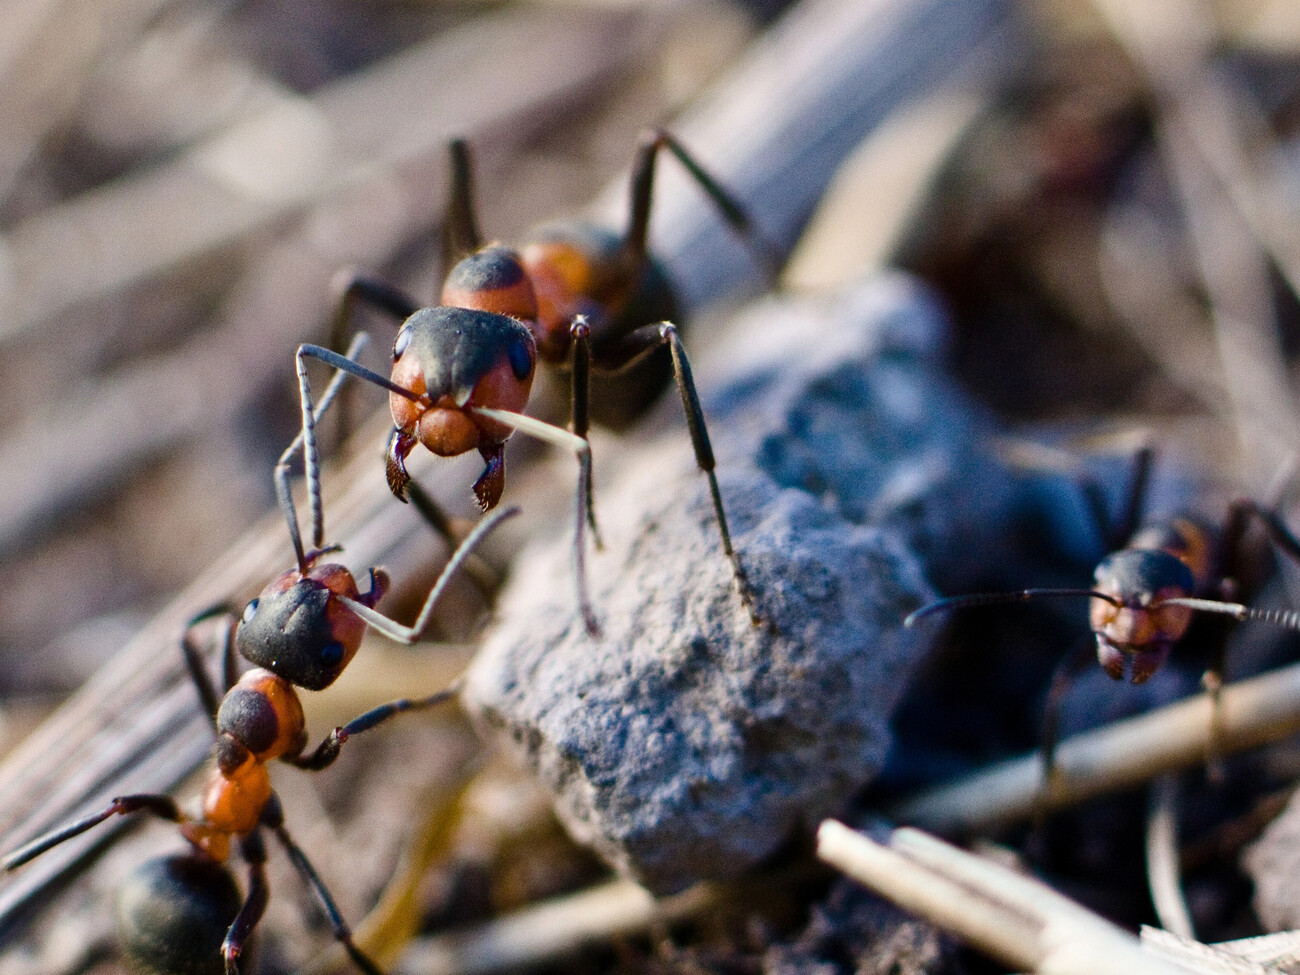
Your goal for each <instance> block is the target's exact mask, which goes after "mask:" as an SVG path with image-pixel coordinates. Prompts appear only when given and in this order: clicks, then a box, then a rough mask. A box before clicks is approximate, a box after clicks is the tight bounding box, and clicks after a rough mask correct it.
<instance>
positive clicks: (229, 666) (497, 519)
mask: <svg viewBox="0 0 1300 975" xmlns="http://www.w3.org/2000/svg"><path fill="white" fill-rule="evenodd" d="M364 341H365V337H364V336H358V337H357V340H356V341H355V342H354V343H353V347H352V349H350V350H349V357H351V356H354V355H356V354H358V353H359V352H360V350H361V347H362V346H363V344H364ZM346 378H347V374H346V373H343V372H339V373H337V374H336V375H335V376H334V378H333V380H332V381H331V383H330V386H329V388H328V389H327V390H326V393H325V396H324V397H323V398H322V400H321V404H320V413H323V412H324V411H325V410H326V409H328V408H329V405H330V403H331V402H332V401H333V400H334V398H335V396H336V394H337V392H338V390H339V388H340V386H341V385H342V382H343V380H344V379H346ZM316 418H317V417H316V415H313V416H311V417H310V418H309V419H308V423H309V425H311V424H313V423H314V422H315V420H316ZM300 445H304V438H303V437H302V436H301V435H299V436H298V437H297V438H295V440H294V442H293V443H292V444H290V445H289V447H288V449H287V450H285V452H284V454H283V455H282V456H281V458H280V461H279V463H278V464H277V466H276V470H275V485H276V495H277V497H278V499H279V502H280V506H281V509H282V510H283V511H284V514H285V519H286V521H287V523H288V527H289V535H290V538H291V540H292V542H293V547H294V553H295V556H296V559H297V564H296V566H295V567H294V568H292V569H289V570H288V571H286V572H284V573H282V574H281V575H280V576H278V577H277V578H276V579H275V580H274V581H272V582H271V583H270V585H268V586H267V587H266V588H265V589H264V590H263V591H262V593H261V594H260V595H259V596H258V597H257V598H255V599H253V600H252V601H251V602H249V603H248V605H247V606H246V607H245V609H244V611H243V614H242V615H241V616H239V617H238V619H237V621H236V618H235V616H234V614H233V612H231V610H230V607H227V606H217V607H213V608H212V609H209V610H206V611H204V612H203V613H200V614H198V615H197V616H195V617H194V618H193V619H192V620H191V621H190V623H189V624H188V625H187V626H186V629H185V633H184V635H183V637H182V640H181V648H182V652H183V654H184V659H185V664H186V668H187V670H188V671H189V674H190V677H191V679H192V680H193V682H194V686H195V688H196V690H197V691H198V694H199V698H200V700H201V702H202V704H203V707H204V710H205V711H206V712H207V714H208V716H209V718H210V719H211V722H212V728H213V732H214V733H215V735H216V747H215V749H214V754H215V759H216V761H215V765H214V767H213V769H212V772H211V774H210V775H209V777H208V782H207V785H206V787H205V788H204V790H203V794H202V799H201V809H200V812H199V813H198V814H197V815H191V814H189V813H186V812H185V811H183V810H182V809H181V807H180V806H179V805H178V804H177V802H176V801H175V800H174V799H172V798H171V797H170V796H168V795H162V794H136V795H126V796H118V797H116V798H114V799H113V800H112V801H111V802H110V803H109V804H108V806H106V807H105V808H103V809H101V810H100V811H98V812H96V813H93V814H91V815H89V816H86V817H85V818H83V819H80V820H78V821H76V822H74V823H71V824H69V825H67V826H64V827H61V828H59V829H56V830H53V831H52V832H50V833H47V834H46V835H44V836H40V837H38V838H36V839H34V840H32V841H30V842H28V843H26V844H25V845H23V846H21V847H19V848H18V849H17V850H14V851H13V852H12V853H9V854H8V855H7V856H6V857H5V858H4V867H5V869H6V870H13V869H15V868H17V867H19V866H21V865H22V864H24V863H27V862H28V861H29V860H32V859H34V858H36V857H38V856H40V855H41V854H42V853H44V852H46V851H47V850H49V849H51V848H53V847H55V846H57V845H58V844H60V843H62V842H64V841H65V840H69V839H71V838H72V837H74V836H77V835H79V834H81V833H84V832H85V831H86V830H89V829H91V828H92V827H94V826H96V825H98V824H99V823H102V822H104V821H105V820H107V819H108V818H110V817H112V816H118V815H130V814H132V813H148V814H151V815H153V816H157V817H160V818H162V819H166V820H170V821H171V822H174V823H177V824H179V826H180V831H181V835H182V836H184V837H185V839H186V840H188V841H189V843H190V849H189V850H188V851H187V852H185V853H180V854H173V855H171V856H167V857H162V858H159V859H154V860H150V861H148V862H147V863H145V864H144V865H143V866H142V867H140V868H138V869H137V870H136V871H135V872H133V873H132V875H131V877H130V879H129V880H128V881H127V883H126V884H125V885H124V886H123V889H122V891H121V893H120V896H119V937H120V940H121V942H122V947H123V950H124V952H125V953H126V954H127V955H128V956H129V957H131V958H132V959H133V960H134V961H135V962H136V963H137V964H139V965H140V966H141V967H143V968H145V969H146V970H149V971H157V972H166V973H182V972H183V973H187V975H188V973H199V972H203V973H206V972H213V973H216V972H221V971H223V970H224V972H225V973H226V975H234V973H236V972H237V971H238V962H239V958H240V956H241V954H242V953H243V950H244V947H245V945H246V943H247V942H248V940H249V938H250V936H251V935H252V933H253V931H254V929H255V928H256V926H257V923H258V921H259V920H260V919H261V917H262V913H263V911H264V910H265V909H266V905H267V902H268V899H269V896H270V891H269V888H268V885H267V880H266V869H265V865H266V859H267V853H266V844H265V842H264V840H263V830H266V831H267V832H269V833H271V834H272V835H273V836H274V837H275V838H276V839H277V840H278V841H279V842H280V844H281V846H283V847H284V850H285V852H286V854H287V855H288V857H289V859H290V861H291V862H292V864H293V866H294V868H295V869H296V870H297V871H298V874H299V875H300V876H301V877H302V879H303V881H304V883H306V885H307V886H308V887H309V888H310V889H311V891H312V892H313V893H314V894H315V896H316V899H317V900H318V902H319V903H320V905H321V907H322V908H323V910H324V912H325V915H326V917H327V918H328V920H329V924H330V928H331V930H332V932H333V935H334V937H335V939H336V940H338V941H339V942H340V943H341V944H342V945H343V947H344V948H345V949H346V951H347V953H348V955H349V956H350V957H351V958H352V961H353V962H354V963H355V964H356V966H357V967H358V968H359V969H361V971H363V972H365V973H367V975H381V973H380V969H379V967H378V966H377V965H376V964H375V963H374V962H373V961H372V960H371V959H370V958H368V957H367V956H366V955H365V954H364V953H363V952H362V951H361V949H359V948H358V947H357V946H356V945H355V944H354V943H353V941H352V936H351V933H350V930H349V928H348V926H347V924H346V923H345V922H344V921H343V918H342V917H341V916H340V914H339V910H338V908H337V906H336V905H335V903H334V899H333V898H332V897H331V895H330V893H329V891H328V889H326V887H325V884H324V883H323V881H322V880H321V878H320V876H319V875H318V874H317V872H316V870H315V868H314V867H313V866H312V864H311V862H310V861H309V860H308V859H307V856H306V854H305V853H304V852H303V851H302V849H301V848H300V847H299V846H298V845H297V843H295V842H294V840H293V838H292V837H291V836H290V835H289V833H288V831H287V829H286V828H285V825H284V813H283V810H282V808H281V805H280V800H279V798H278V796H277V795H276V794H275V790H274V789H273V788H272V787H271V781H270V777H269V774H268V772H267V763H268V762H270V761H271V760H272V759H276V758H279V759H280V760H281V761H285V762H288V763H289V764H291V765H295V766H297V767H298V768H301V769H305V770H307V771H319V770H320V769H324V768H326V767H327V766H329V765H330V764H332V763H333V762H334V760H335V759H336V758H337V757H338V755H339V752H340V750H341V749H342V747H343V743H344V742H346V741H347V740H348V738H350V737H352V736H353V735H357V734H360V733H361V732H363V731H368V730H370V729H371V728H374V727H375V726H376V725H379V724H381V723H383V722H384V721H387V720H388V719H389V718H391V717H393V716H394V715H397V714H400V713H402V712H404V711H411V710H417V709H424V708H430V707H433V706H435V705H438V704H441V703H442V702H444V701H447V700H448V699H450V698H451V697H453V696H455V694H457V693H458V692H459V686H458V685H455V684H453V685H452V686H451V687H449V688H447V689H445V690H442V691H439V692H438V693H436V694H432V695H430V696H428V697H425V698H419V699H414V700H410V699H401V700H397V701H392V702H390V703H388V704H384V705H381V706H379V707H376V708H373V709H372V710H370V711H367V712H366V713H365V714H362V715H360V716H359V717H357V718H355V719H353V720H352V721H351V722H349V723H348V724H346V725H344V726H342V727H339V728H335V729H334V730H333V731H332V732H330V733H329V734H328V735H327V736H326V737H325V738H324V740H322V741H321V743H320V744H319V745H318V746H317V747H316V748H315V749H314V750H310V751H309V750H308V749H307V744H308V739H307V730H306V726H305V722H304V718H303V710H302V704H301V703H300V701H299V699H298V693H297V690H296V688H298V687H301V688H306V689H308V690H314V691H315V690H322V689H324V688H326V687H328V686H330V685H331V684H332V683H334V681H335V680H336V679H337V678H338V677H339V675H340V674H341V673H342V672H343V670H344V669H345V668H346V667H347V665H348V663H349V662H350V661H351V660H352V658H353V656H354V655H355V654H356V652H357V649H358V648H359V646H360V644H361V639H362V637H363V636H364V635H365V632H366V628H367V626H370V627H373V628H374V629H376V630H378V631H380V632H381V633H383V634H384V635H385V636H388V637H389V638H391V639H393V640H397V641H399V642H401V643H406V644H410V643H413V642H415V640H416V639H417V638H418V637H419V636H420V635H421V633H422V632H423V631H424V629H425V627H426V626H427V625H428V622H429V620H430V618H431V616H432V614H433V609H434V607H435V606H436V605H437V603H438V600H439V598H440V597H441V595H442V593H443V591H444V590H445V589H446V586H447V584H448V582H449V581H450V580H451V578H452V576H453V575H454V574H455V573H456V571H457V569H458V568H459V567H460V565H461V563H463V562H464V561H465V559H466V558H467V557H468V556H469V554H470V553H471V551H472V550H473V549H474V548H475V546H477V545H478V544H479V542H480V541H482V539H483V538H484V537H485V536H486V535H487V534H488V533H489V532H491V531H492V530H493V529H494V528H495V527H496V526H497V525H498V524H500V523H501V522H502V521H503V520H505V519H506V518H509V517H511V516H512V515H514V514H516V513H517V510H518V509H514V508H510V509H504V510H502V511H500V512H497V513H495V514H494V515H492V516H491V517H489V518H486V519H484V520H483V521H481V522H480V523H479V524H478V525H477V526H476V527H475V528H474V530H473V531H472V532H471V533H470V534H469V536H468V537H466V539H465V540H464V542H462V543H461V544H460V546H459V547H458V548H457V549H456V551H455V553H454V554H453V555H452V557H451V559H450V560H449V561H448V563H447V565H446V567H445V568H444V569H443V571H442V573H441V574H440V575H439V577H438V580H437V582H436V583H435V584H434V586H433V589H432V590H431V591H430V592H429V595H428V597H427V598H426V599H425V602H424V606H423V608H422V609H421V611H420V614H419V617H418V619H417V620H416V622H415V624H414V625H413V626H404V625H402V624H401V623H398V622H397V621H395V620H393V619H390V618H389V617H387V616H384V615H383V614H382V613H380V612H378V611H377V610H376V609H375V608H374V607H375V605H376V603H378V602H379V600H380V598H381V597H382V596H383V594H384V592H385V591H386V589H387V588H388V576H387V574H386V573H385V572H384V571H383V570H382V569H377V568H372V569H370V570H369V577H370V578H369V587H368V590H367V591H366V592H364V593H363V592H360V591H359V587H358V586H357V582H356V579H355V578H354V577H353V575H352V573H351V572H350V571H349V570H348V569H347V568H345V567H344V566H342V565H339V564H335V563H329V562H325V561H323V558H324V557H325V556H326V555H328V554H330V553H332V552H335V551H337V546H330V547H322V543H321V539H322V537H323V535H324V524H323V515H322V511H323V506H322V505H321V499H320V471H319V462H318V458H317V457H316V455H315V453H314V451H313V450H311V449H307V448H306V447H305V445H304V447H305V449H304V466H305V468H306V474H307V483H308V494H309V497H310V499H311V511H312V538H313V540H314V546H315V547H314V548H312V549H311V550H310V551H308V550H304V548H303V544H302V538H301V535H300V532H299V527H298V519H297V513H296V512H295V510H294V506H293V500H292V497H291V495H290V491H289V483H288V482H289V463H290V461H291V459H292V456H293V454H294V453H295V452H296V451H297V450H298V448H299V446H300ZM222 614H227V615H229V616H230V617H231V625H230V626H228V627H227V629H226V639H225V652H224V666H223V670H224V687H225V693H224V695H222V694H219V693H218V691H217V689H216V686H215V685H214V684H213V681H212V678H211V677H210V676H209V674H208V672H207V669H206V667H205V666H204V663H203V660H202V656H201V653H200V651H199V649H198V648H197V647H196V646H195V645H194V643H193V641H192V639H191V637H192V633H193V630H194V627H195V626H196V625H197V624H199V623H200V622H202V621H203V620H205V619H209V618H212V617H216V616H220V615H222ZM236 650H237V651H238V652H239V653H240V654H241V655H242V656H243V657H244V658H245V659H247V660H248V661H249V662H250V663H252V664H254V665H255V667H254V669H252V670H249V671H247V672H246V673H245V674H244V675H243V676H242V677H240V678H239V679H238V680H236V679H235V670H236V667H235V651H236ZM232 844H234V845H237V846H238V849H239V853H240V856H241V857H242V859H243V860H244V863H245V864H246V865H247V868H248V893H247V896H245V897H244V898H243V899H242V901H241V899H240V897H239V893H238V888H237V887H236V885H235V882H234V879H233V878H232V877H231V874H230V871H229V870H228V869H226V867H225V861H226V860H227V859H228V858H229V856H230V852H231V847H232Z"/></svg>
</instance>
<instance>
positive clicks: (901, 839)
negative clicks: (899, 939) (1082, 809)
mask: <svg viewBox="0 0 1300 975" xmlns="http://www.w3.org/2000/svg"><path fill="white" fill-rule="evenodd" d="M817 855H818V856H819V857H821V858H822V859H823V860H825V861H826V862H827V863H829V864H831V865H832V866H834V867H836V868H838V869H839V870H842V871H843V872H844V873H846V874H848V875H849V876H850V877H852V878H853V879H854V880H857V881H859V882H860V883H862V884H865V885H866V886H868V887H870V888H872V889H873V890H875V891H877V892H879V893H881V894H883V895H884V896H885V897H888V898H889V899H890V900H892V901H894V903H896V904H898V905H899V906H900V907H902V908H904V909H905V910H908V911H910V912H912V913H914V914H918V915H920V916H921V917H923V918H925V919H926V920H929V921H931V922H933V923H934V924H937V925H938V926H940V927H942V928H944V929H945V930H947V931H950V932H952V933H953V934H955V935H957V936H958V937H960V938H962V939H963V940H965V941H968V942H969V943H970V944H971V945H973V946H974V947H976V948H978V949H979V950H981V951H983V952H985V953H987V954H989V955H991V956H992V957H994V958H996V959H997V960H998V961H1000V962H1002V963H1003V964H1006V965H1009V966H1011V967H1012V969H1013V970H1015V971H1033V972H1043V973H1049V972H1050V973H1052V975H1096V973H1098V972H1107V973H1111V975H1126V973H1132V975H1187V972H1188V971H1189V969H1186V968H1183V967H1182V966H1181V965H1177V964H1174V963H1172V962H1168V961H1165V960H1163V959H1161V958H1159V957H1157V956H1156V955H1155V954H1154V953H1153V952H1150V951H1146V950H1144V949H1143V947H1142V945H1141V944H1140V943H1139V941H1138V940H1137V938H1135V937H1133V936H1132V935H1131V934H1129V933H1128V932H1126V931H1123V930H1121V929H1120V928H1117V927H1115V926H1114V925H1113V924H1111V923H1110V922H1109V921H1106V920H1104V919H1102V918H1101V917H1099V916H1097V915H1095V914H1092V913H1091V912H1090V911H1088V910H1086V909H1085V908H1083V907H1082V906H1080V905H1078V904H1076V903H1074V902H1073V901H1071V900H1069V899H1068V898H1066V897H1063V896H1062V895H1060V894H1058V893H1056V892H1055V891H1054V890H1052V889H1051V888H1050V887H1048V886H1047V885H1045V884H1043V883H1040V882H1039V881H1037V880H1033V879H1031V878H1029V877H1025V876H1022V875H1020V874H1017V873H1015V872H1013V871H1011V870H1009V869H1007V868H1006V867H1003V866H1000V865H998V864H995V863H992V862H990V861H987V860H983V859H981V858H979V857H976V856H973V855H972V854H969V853H966V852H964V851H962V850H959V849H957V848H956V847H954V846H949V845H948V844H946V843H943V842H941V841H939V840H937V839H934V838H933V837H930V836H927V835H926V834H924V833H922V832H920V831H919V830H914V829H906V828H904V829H897V830H894V832H893V833H892V835H891V836H890V838H889V843H888V845H881V844H879V843H876V842H874V841H873V840H871V839H868V838H867V837H866V836H863V835H862V834H861V833H857V832H854V831H853V830H851V829H849V828H848V827H847V826H844V825H843V824H841V823H837V822H835V821H834V820H826V821H825V822H823V823H822V825H821V828H820V829H819V830H818V831H817Z"/></svg>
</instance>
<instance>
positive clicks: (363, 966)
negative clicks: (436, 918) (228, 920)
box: [231, 799, 384, 975]
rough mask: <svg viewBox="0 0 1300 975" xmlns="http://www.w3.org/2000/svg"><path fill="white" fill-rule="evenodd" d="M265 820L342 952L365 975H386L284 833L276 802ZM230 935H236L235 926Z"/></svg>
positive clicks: (305, 855)
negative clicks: (311, 896)
mask: <svg viewBox="0 0 1300 975" xmlns="http://www.w3.org/2000/svg"><path fill="white" fill-rule="evenodd" d="M262 818H263V822H264V823H265V825H266V826H267V828H268V829H270V830H271V832H272V833H274V834H275V838H276V839H277V840H279V841H280V845H281V846H283V847H284V852H285V853H286V854H287V855H288V857H289V862H290V863H292V864H293V867H294V869H295V870H296V871H297V872H298V876H299V877H301V878H302V880H303V883H305V884H306V885H307V886H308V888H310V889H311V892H312V894H314V895H315V897H316V903H317V904H319V905H320V908H321V910H322V911H324V913H325V918H326V920H327V921H328V922H329V926H330V932H331V933H332V934H333V935H334V940H335V941H337V942H338V943H339V944H341V945H342V946H343V949H344V950H345V951H346V952H347V953H348V957H349V958H351V959H352V963H353V964H354V965H356V966H357V968H359V969H360V970H361V971H363V972H365V975H384V972H383V969H381V968H380V967H379V966H378V965H377V964H375V962H374V961H372V960H371V958H370V957H369V956H368V955H367V954H366V953H365V952H363V951H362V950H361V949H360V948H358V947H357V946H356V944H355V943H354V942H353V940H352V929H351V928H349V927H348V925H347V922H346V921H344V920H343V915H342V913H341V912H340V911H339V908H338V904H336V903H335V901H334V897H333V896H332V895H331V894H330V892H329V888H328V887H326V886H325V882H324V881H323V880H321V877H320V874H318V873H317V872H316V868H315V867H314V866H312V863H311V861H310V860H309V859H307V854H306V853H304V852H303V851H302V848H301V847H300V846H298V844H297V843H295V842H294V840H293V837H291V836H290V835H289V831H288V830H287V829H285V826H284V814H283V812H282V811H281V809H280V804H279V801H278V800H277V799H273V800H272V801H271V802H269V803H267V811H266V812H265V813H264V814H263V817H262ZM231 932H232V933H233V932H234V928H233V926H232V928H231Z"/></svg>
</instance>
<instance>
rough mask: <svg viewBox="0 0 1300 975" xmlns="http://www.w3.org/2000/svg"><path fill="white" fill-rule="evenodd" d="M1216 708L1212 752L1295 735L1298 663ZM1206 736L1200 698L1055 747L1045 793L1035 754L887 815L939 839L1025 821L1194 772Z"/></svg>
mask: <svg viewBox="0 0 1300 975" xmlns="http://www.w3.org/2000/svg"><path fill="white" fill-rule="evenodd" d="M1220 704H1221V707H1222V725H1221V726H1220V728H1219V731H1220V734H1219V735H1218V736H1216V737H1215V739H1214V742H1213V744H1214V747H1215V748H1216V749H1217V754H1227V753H1229V752H1232V751H1239V750H1241V749H1244V748H1254V747H1256V746H1258V745H1263V744H1266V743H1267V742H1270V741H1276V740H1277V739H1279V738H1284V737H1286V736H1287V735H1290V734H1294V733H1295V732H1296V731H1300V664H1293V665H1291V666H1289V667H1284V668H1281V669H1279V670H1275V671H1272V672H1271V673H1268V674H1265V675H1263V676H1260V677H1255V678H1252V679H1251V680H1245V681H1240V682H1238V683H1236V684H1232V685H1229V686H1227V687H1225V688H1224V689H1223V696H1222V698H1221V701H1220ZM1210 731H1211V704H1210V700H1209V698H1208V697H1207V696H1206V695H1198V696H1197V697H1194V698H1189V699H1188V700H1185V701H1180V702H1178V703H1177V704H1172V705H1170V706H1168V707H1165V708H1161V709H1159V710H1157V711H1152V712H1150V713H1149V714H1144V715H1141V716H1139V717H1136V718H1129V719H1127V720H1125V721H1120V722H1116V723H1115V724H1111V725H1107V726H1106V727H1104V728H1100V729H1098V730H1096V731H1091V732H1088V733H1086V734H1081V735H1077V736H1075V737H1073V738H1069V739H1066V740H1065V741H1063V742H1061V744H1060V745H1059V747H1058V748H1057V752H1056V763H1057V773H1058V774H1056V775H1054V776H1053V777H1052V781H1051V784H1050V787H1045V786H1044V783H1043V775H1042V760H1041V758H1040V756H1039V755H1038V753H1037V752H1033V753H1031V754H1028V755H1024V756H1022V757H1020V758H1015V759H1011V760H1009V761H1006V762H1001V763H999V764H997V765H993V766H990V767H988V768H986V769H983V770H982V771H979V772H976V773H975V774H973V775H971V776H969V777H967V778H964V779H961V780H959V781H957V782H954V783H951V784H949V785H944V786H939V787H938V788H935V789H930V790H927V791H925V792H922V793H920V794H919V795H916V796H913V797H911V798H909V799H904V800H903V801H902V802H900V803H898V804H896V805H895V806H893V807H892V808H891V809H890V810H889V811H888V815H889V816H890V817H891V818H893V819H896V820H898V821H899V822H904V823H913V824H916V825H917V826H921V827H924V828H926V829H930V830H933V831H934V832H937V833H941V834H945V835H954V834H965V833H971V832H977V831H981V830H987V829H991V828H993V827H996V826H999V825H1003V824H1007V823H1014V822H1019V821H1023V820H1026V819H1028V818H1030V817H1031V816H1033V815H1034V813H1035V812H1036V811H1037V810H1038V809H1039V808H1042V809H1044V810H1048V811H1050V810H1054V809H1062V808H1065V807H1067V806H1071V805H1074V804H1076V803H1079V802H1081V801H1083V800H1084V799H1088V798H1091V797H1092V796H1096V795H1101V794H1103V793H1107V792H1115V791H1118V790H1120V789H1126V788H1131V787H1133V786H1135V785H1140V784H1141V783H1143V782H1147V781H1149V780H1150V779H1152V778H1154V777H1156V776H1157V775H1161V774H1163V773H1166V772H1175V771H1178V770H1180V769H1186V768H1193V767H1195V766H1197V765H1200V764H1201V763H1203V762H1204V761H1205V756H1206V755H1207V754H1208V753H1209V752H1208V749H1209V748H1210V745H1211V740H1210Z"/></svg>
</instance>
